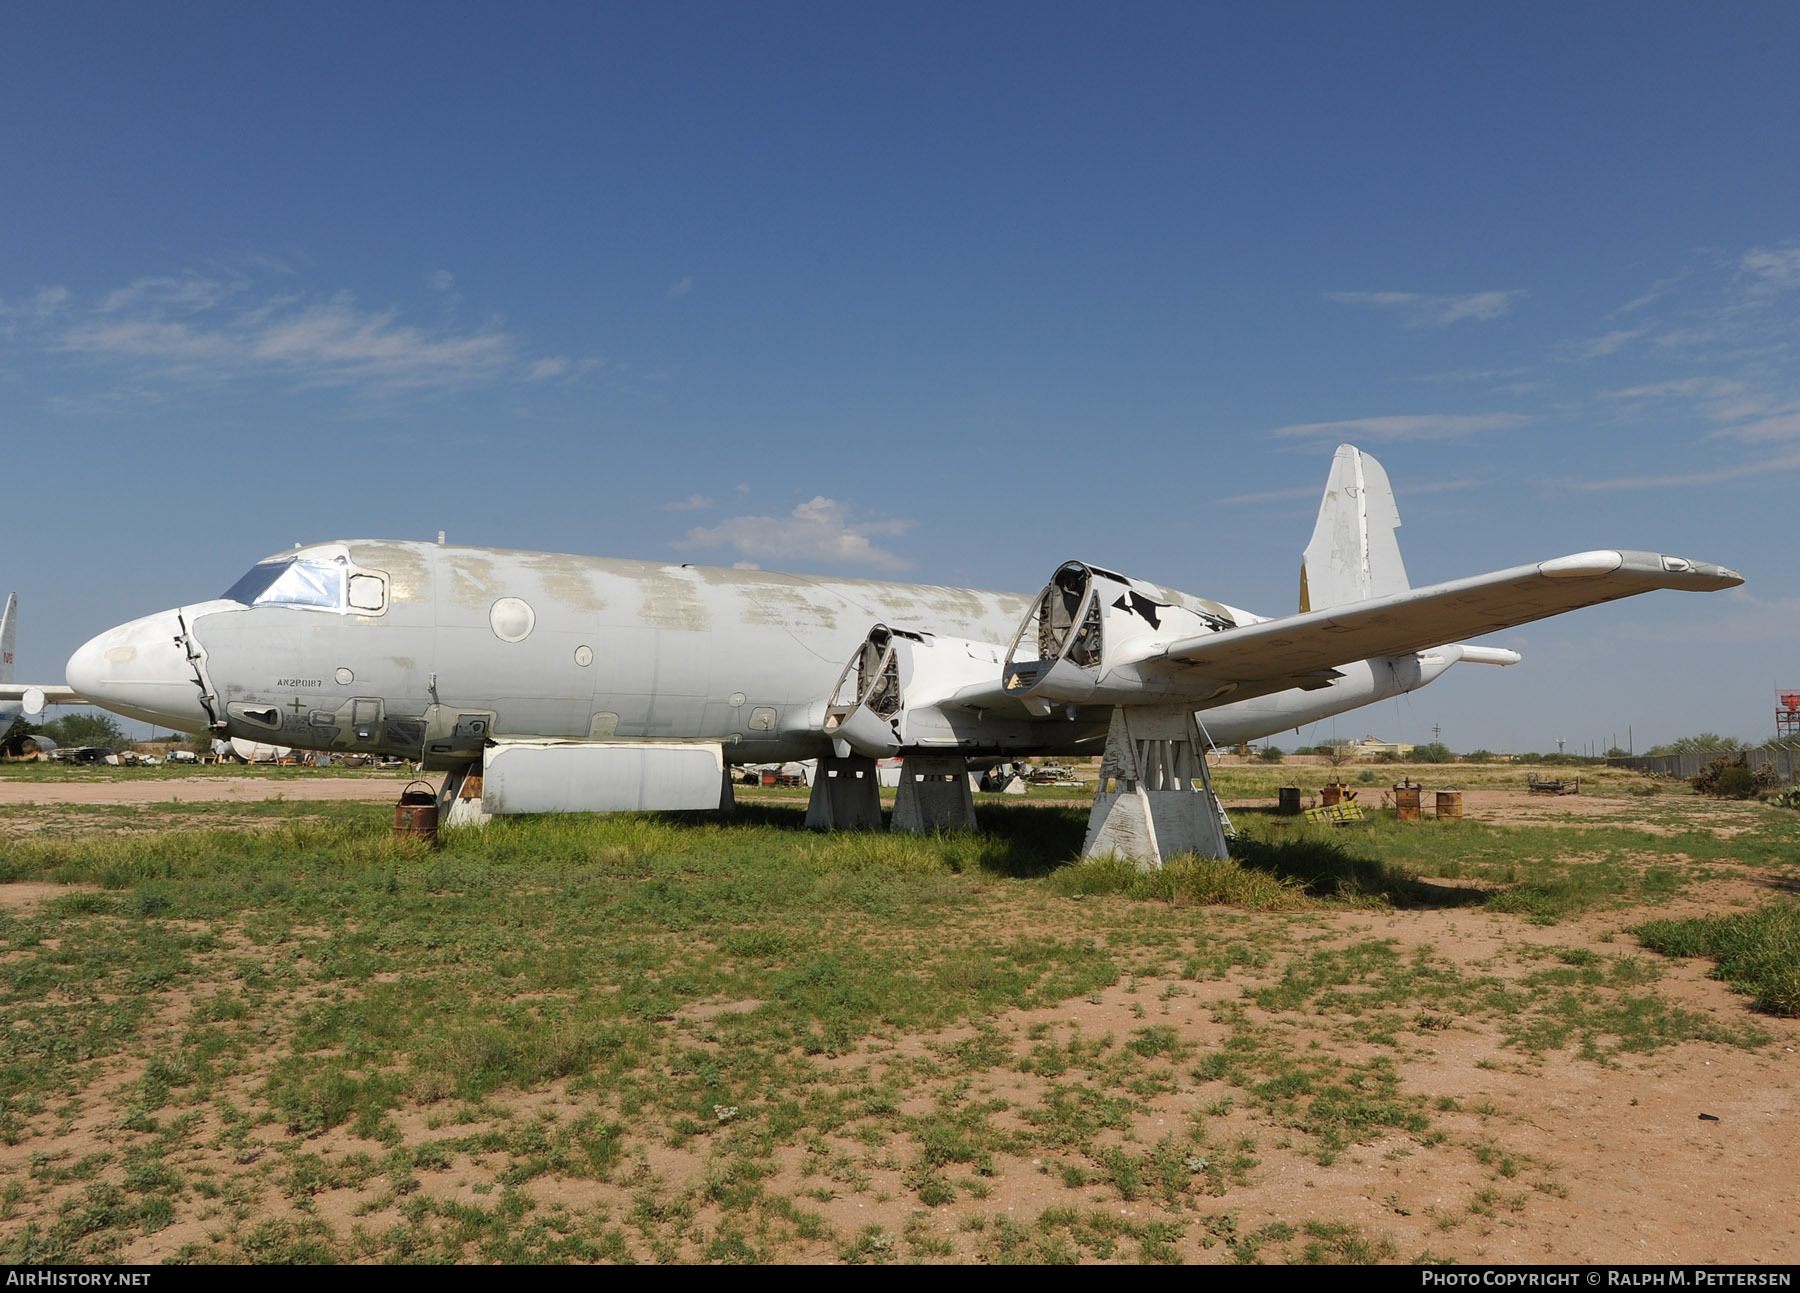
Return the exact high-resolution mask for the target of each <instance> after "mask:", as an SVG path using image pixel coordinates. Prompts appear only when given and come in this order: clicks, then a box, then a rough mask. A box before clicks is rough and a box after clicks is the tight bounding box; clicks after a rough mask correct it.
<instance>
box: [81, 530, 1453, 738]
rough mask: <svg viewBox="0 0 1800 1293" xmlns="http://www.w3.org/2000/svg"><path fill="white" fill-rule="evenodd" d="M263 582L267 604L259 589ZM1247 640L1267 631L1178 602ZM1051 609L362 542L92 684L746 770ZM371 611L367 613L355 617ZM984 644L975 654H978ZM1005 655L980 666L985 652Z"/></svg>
mask: <svg viewBox="0 0 1800 1293" xmlns="http://www.w3.org/2000/svg"><path fill="white" fill-rule="evenodd" d="M259 582H260V583H261V584H262V585H263V586H262V587H260V588H258V587H256V586H255V585H256V584H258V583H259ZM1157 591H1158V592H1160V593H1161V594H1162V595H1163V597H1164V599H1165V600H1167V601H1171V602H1174V601H1185V602H1193V603H1196V604H1198V605H1202V606H1204V607H1205V608H1206V609H1207V610H1208V611H1210V612H1211V613H1214V614H1219V615H1223V616H1225V617H1227V618H1229V619H1232V620H1234V621H1235V622H1237V623H1254V622H1258V621H1259V620H1260V618H1261V617H1258V616H1254V615H1250V614H1248V613H1247V612H1244V611H1240V610H1236V609H1234V608H1231V607H1226V606H1223V605H1221V604H1219V603H1214V602H1203V601H1201V599H1195V598H1189V597H1186V596H1185V595H1184V594H1180V593H1176V592H1173V591H1172V590H1167V589H1159V590H1157ZM1032 600H1033V599H1032V598H1030V597H1028V596H1024V595H1020V594H1016V593H998V592H985V591H981V590H977V589H966V588H941V587H934V586H930V585H922V584H898V583H884V582H876V581H870V580H849V579H825V578H816V577H807V576H797V575H784V574H777V573H775V572H772V571H762V570H735V569H722V568H718V567H709V566H692V565H663V564H657V563H654V562H641V561H617V560H607V559H602V558H595V557H582V556H566V555H558V554H546V553H532V552H512V551H504V550H497V549H491V548H468V547H456V546H445V545H439V544H431V543H413V542H399V541H376V540H351V541H348V542H337V543H327V544H319V545H315V546H311V547H306V548H301V549H296V550H294V551H291V552H284V553H280V554H278V555H276V556H274V557H270V558H268V559H267V560H266V561H264V562H261V563H259V564H258V566H257V567H255V568H254V569H253V571H252V574H251V575H250V576H247V577H246V579H245V580H244V581H241V582H240V585H239V587H238V590H237V591H236V592H235V593H234V594H233V595H230V596H227V597H224V598H219V599H214V600H211V601H204V602H198V603H195V604H192V605H188V606H183V607H180V608H178V609H176V610H169V611H162V612H159V613H157V614H155V615H149V616H146V617H144V618H142V619H139V620H134V621H132V622H131V623H129V624H124V625H121V626H120V627H118V628H116V629H113V630H111V631H110V632H108V633H104V634H101V635H100V636H99V637H96V638H95V639H93V640H92V641H91V642H89V643H87V644H86V645H85V646H83V647H82V648H81V649H80V650H79V651H77V652H76V654H75V655H74V657H73V658H72V659H71V660H70V661H69V668H68V676H69V681H70V684H71V686H73V687H74V689H75V690H76V691H77V692H79V693H80V694H81V695H82V696H84V697H86V698H88V699H90V700H92V701H94V702H95V703H97V704H100V705H103V706H105V707H106V708H109V709H112V710H115V711H117V712H119V713H123V714H127V715H130V716H132V717H134V718H139V719H142V720H144V721H146V722H150V723H157V724H162V725H165V726H169V727H174V728H180V729H187V730H194V731H200V730H208V729H210V730H213V731H215V732H218V733H221V734H223V735H226V736H231V737H239V738H242V739H246V740H253V741H259V742H263V743H272V744H280V745H289V746H294V747H297V748H300V749H320V750H338V751H346V752H366V753H381V754H392V755H397V756H400V757H404V758H411V759H419V758H422V759H424V761H425V762H426V763H427V764H428V765H431V766H448V765H450V764H452V763H455V762H461V761H465V760H467V759H469V758H472V757H477V756H478V755H479V750H480V746H481V743H482V741H483V740H484V739H485V738H488V737H502V738H503V737H508V736H536V737H565V738H573V739H599V740H649V741H656V740H687V741H717V742H721V743H723V744H724V746H725V749H726V755H727V758H728V759H729V760H730V761H731V762H734V763H760V762H773V761H776V760H786V759H802V758H811V757H814V756H815V755H818V754H820V753H821V752H822V751H824V750H827V749H828V744H829V743H828V740H827V737H826V736H825V734H824V708H825V701H826V699H827V698H828V697H829V695H830V693H831V691H832V687H833V684H834V683H835V682H836V681H837V679H838V677H839V675H840V673H841V672H842V671H843V669H844V666H845V662H846V661H848V660H850V659H851V658H852V656H853V654H854V653H855V652H856V650H857V648H858V647H859V646H860V645H861V644H862V642H863V640H864V638H865V637H866V636H867V634H868V633H869V630H870V627H871V626H872V625H874V624H876V623H881V624H887V625H893V626H905V627H909V628H914V627H916V628H920V629H923V630H925V631H926V632H927V633H929V634H933V635H936V636H937V637H938V638H939V639H951V640H953V642H952V645H951V646H950V647H949V649H950V650H953V651H955V650H961V651H962V654H963V656H964V657H966V658H967V663H966V667H967V668H968V669H969V670H970V671H971V672H972V673H975V674H980V673H985V674H989V675H994V676H997V675H998V673H999V669H1000V656H999V654H998V653H997V651H996V650H995V648H996V647H1003V644H1005V643H1006V642H1008V641H1009V640H1011V639H1012V637H1013V635H1014V631H1015V630H1016V629H1017V628H1018V627H1019V624H1020V621H1021V619H1022V618H1023V617H1024V616H1025V615H1026V614H1027V612H1028V611H1029V610H1030V608H1031V606H1032ZM354 602H361V603H362V604H361V605H356V604H353V603H354ZM958 640H960V641H958ZM982 644H986V645H987V646H988V648H989V650H988V651H987V652H986V653H983V654H980V655H974V656H971V654H970V649H972V648H976V647H978V646H980V645H982ZM1457 658H1458V657H1457V656H1456V655H1455V654H1454V651H1452V652H1451V653H1448V654H1446V653H1435V654H1434V653H1429V652H1428V653H1424V654H1409V655H1404V656H1397V657H1392V658H1384V659H1378V660H1374V661H1365V662H1362V663H1361V664H1355V665H1350V666H1348V667H1346V668H1344V669H1343V670H1341V671H1340V672H1341V673H1342V674H1343V676H1342V677H1341V678H1340V679H1339V680H1337V681H1336V683H1335V684H1334V685H1333V686H1331V687H1330V688H1329V690H1328V691H1325V692H1321V691H1316V690H1315V691H1302V690H1299V689H1287V690H1283V691H1280V692H1277V693H1275V694H1273V695H1268V696H1263V697H1258V698H1253V699H1250V700H1243V701H1237V702H1234V703H1228V704H1224V705H1219V706H1216V707H1212V708H1208V709H1206V710H1205V712H1204V720H1205V722H1206V725H1207V727H1208V730H1209V731H1210V732H1211V734H1212V735H1213V737H1214V739H1215V740H1218V741H1221V742H1230V741H1241V740H1248V739H1253V738H1255V737H1259V736H1264V735H1268V734H1270V733H1273V732H1278V731H1281V730H1284V729H1286V728H1291V727H1294V726H1296V725H1297V724H1300V723H1305V722H1310V721H1312V720H1314V719H1316V718H1320V717H1323V716H1325V715H1328V714H1334V713H1339V712H1342V711H1344V710H1347V709H1354V708H1356V707H1357V706H1360V705H1365V704H1368V703H1369V702H1370V701H1374V700H1379V699H1382V698H1383V697H1386V696H1391V695H1397V694H1399V693H1400V692H1403V691H1410V690H1412V689H1414V688H1416V687H1420V686H1423V685H1424V684H1425V683H1427V682H1430V681H1431V680H1432V679H1433V678H1435V677H1437V676H1438V675H1439V674H1441V673H1442V672H1443V671H1444V669H1446V668H1448V667H1449V666H1450V665H1451V664H1453V663H1455V660H1456V659H1457ZM1111 711H1112V707H1111V705H1105V704H1100V705H1094V704H1090V705H1065V706H1062V707H1060V708H1058V709H1057V710H1056V712H1055V713H1054V715H1052V716H1050V717H1047V718H1045V717H1036V716H1034V715H1032V714H1030V713H1028V712H1027V711H1026V709H1025V708H1024V707H1023V706H1022V705H1020V704H1019V703H1018V702H1017V701H1013V700H1010V699H1008V700H1002V701H1000V702H998V703H991V704H989V705H988V706H986V707H984V708H980V709H956V708H945V709H939V710H935V711H933V710H929V709H928V710H924V711H920V712H918V713H915V714H914V715H912V718H911V722H910V725H909V731H908V737H909V745H911V746H913V747H921V748H930V749H933V750H936V751H939V752H946V753H948V752H952V751H955V752H960V753H964V754H968V755H1013V754H1025V753H1044V754H1068V753H1080V752H1082V751H1091V750H1095V749H1098V747H1099V743H1100V742H1101V741H1102V740H1103V739H1104V737H1105V734H1106V727H1107V722H1108V719H1109V718H1110V715H1111Z"/></svg>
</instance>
